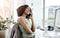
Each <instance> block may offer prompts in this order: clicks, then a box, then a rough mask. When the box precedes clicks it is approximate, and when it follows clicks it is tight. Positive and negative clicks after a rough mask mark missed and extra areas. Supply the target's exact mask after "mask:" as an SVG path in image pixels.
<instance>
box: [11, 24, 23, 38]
mask: <svg viewBox="0 0 60 38" xmlns="http://www.w3.org/2000/svg"><path fill="white" fill-rule="evenodd" d="M10 38H23V37H22V32H21V30H20V28H19V24H18V23H16V24H15V25H14V26H13V28H12V31H11V35H10Z"/></svg>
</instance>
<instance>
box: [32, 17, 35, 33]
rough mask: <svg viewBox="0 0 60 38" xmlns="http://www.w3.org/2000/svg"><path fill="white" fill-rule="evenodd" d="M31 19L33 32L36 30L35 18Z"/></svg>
mask: <svg viewBox="0 0 60 38" xmlns="http://www.w3.org/2000/svg"><path fill="white" fill-rule="evenodd" d="M31 21H32V27H31V30H32V31H33V32H35V26H34V20H33V18H31Z"/></svg>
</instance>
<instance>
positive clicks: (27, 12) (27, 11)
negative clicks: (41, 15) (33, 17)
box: [24, 7, 30, 15]
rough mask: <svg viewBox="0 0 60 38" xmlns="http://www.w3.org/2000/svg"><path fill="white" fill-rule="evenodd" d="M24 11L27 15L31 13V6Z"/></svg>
mask: <svg viewBox="0 0 60 38" xmlns="http://www.w3.org/2000/svg"><path fill="white" fill-rule="evenodd" d="M24 13H25V14H26V15H28V14H30V8H29V7H27V8H26V10H25V12H24Z"/></svg>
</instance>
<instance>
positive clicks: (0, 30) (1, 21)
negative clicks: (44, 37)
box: [0, 16, 15, 38]
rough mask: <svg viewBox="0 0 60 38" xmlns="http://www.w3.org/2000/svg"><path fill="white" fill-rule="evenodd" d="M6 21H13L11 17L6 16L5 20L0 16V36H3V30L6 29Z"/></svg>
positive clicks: (1, 37) (0, 37)
mask: <svg viewBox="0 0 60 38" xmlns="http://www.w3.org/2000/svg"><path fill="white" fill-rule="evenodd" d="M8 23H13V24H14V23H15V22H14V20H13V17H12V16H11V17H10V18H6V19H5V20H4V19H3V18H2V17H1V16H0V38H4V37H5V30H6V29H8V26H7V24H8Z"/></svg>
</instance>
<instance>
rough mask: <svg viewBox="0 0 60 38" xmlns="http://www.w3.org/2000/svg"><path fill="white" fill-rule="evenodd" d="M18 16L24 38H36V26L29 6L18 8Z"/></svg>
mask: <svg viewBox="0 0 60 38" xmlns="http://www.w3.org/2000/svg"><path fill="white" fill-rule="evenodd" d="M17 14H18V17H19V18H18V23H19V28H20V29H21V31H22V36H23V38H35V34H34V32H35V26H34V19H33V15H32V10H31V8H30V7H29V6H28V5H22V6H20V7H18V8H17ZM30 20H31V21H30Z"/></svg>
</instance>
